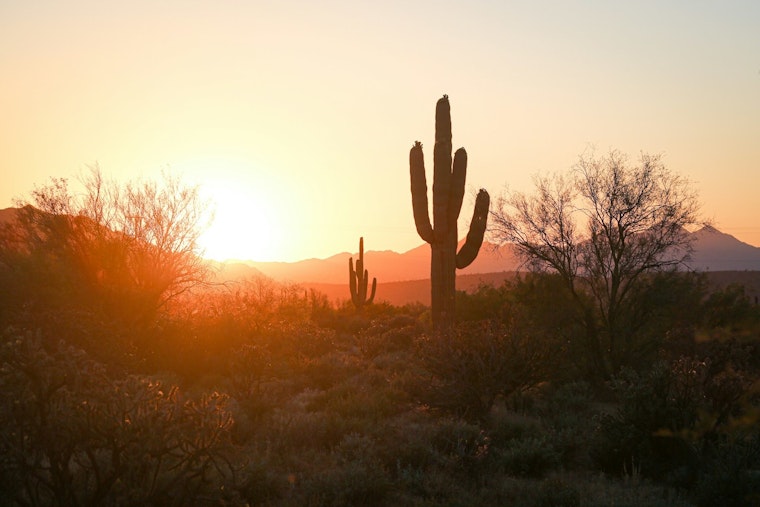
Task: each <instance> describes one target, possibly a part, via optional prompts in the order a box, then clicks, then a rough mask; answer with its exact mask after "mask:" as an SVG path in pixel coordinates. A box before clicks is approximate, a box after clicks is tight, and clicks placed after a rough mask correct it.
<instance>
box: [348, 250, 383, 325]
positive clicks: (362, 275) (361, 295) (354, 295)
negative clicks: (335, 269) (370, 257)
mask: <svg viewBox="0 0 760 507" xmlns="http://www.w3.org/2000/svg"><path fill="white" fill-rule="evenodd" d="M368 281H369V273H368V272H367V270H366V269H365V268H364V238H359V259H358V260H357V261H356V270H354V258H353V257H351V258H350V259H348V287H349V289H351V301H352V302H353V303H354V306H355V307H356V309H357V310H361V309H362V308H363V307H364V305H371V304H372V301H374V299H375V289H377V278H372V291H371V293H370V296H369V299H368V298H367V285H368V283H367V282H368Z"/></svg>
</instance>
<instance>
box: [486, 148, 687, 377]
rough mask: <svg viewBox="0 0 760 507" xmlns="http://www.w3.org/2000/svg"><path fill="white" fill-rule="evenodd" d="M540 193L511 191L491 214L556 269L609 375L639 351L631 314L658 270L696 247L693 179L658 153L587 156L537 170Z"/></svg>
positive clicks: (497, 226)
mask: <svg viewBox="0 0 760 507" xmlns="http://www.w3.org/2000/svg"><path fill="white" fill-rule="evenodd" d="M535 186H536V192H535V194H533V195H526V194H524V193H520V192H506V193H505V194H504V195H503V196H502V197H501V198H500V199H499V200H498V202H497V206H496V209H495V210H494V211H493V212H492V213H491V215H492V220H491V224H492V225H491V228H490V232H491V236H492V238H494V239H495V240H496V241H498V242H501V243H513V244H514V246H515V248H516V250H517V253H518V254H519V255H520V256H521V258H522V259H523V260H524V261H525V262H526V264H527V265H528V266H530V267H531V269H533V270H536V271H546V272H551V273H556V274H558V275H559V276H560V277H561V279H562V280H563V282H564V286H565V288H566V289H567V290H568V291H569V292H570V293H571V295H572V297H573V299H574V300H575V301H576V304H577V307H578V310H579V318H580V319H582V320H583V321H584V326H585V327H586V329H587V330H588V334H589V336H587V337H586V338H587V340H588V342H589V343H590V344H593V346H591V347H590V350H589V353H590V354H591V355H592V356H593V357H592V358H591V359H592V360H593V361H594V362H595V363H597V366H598V367H599V368H603V369H604V371H605V372H606V374H609V373H612V372H614V371H615V370H616V369H617V368H619V366H620V365H621V364H622V363H624V362H625V361H626V357H627V356H628V355H629V354H635V353H636V343H635V340H636V336H635V331H636V325H635V323H632V322H631V321H630V319H627V318H626V316H628V315H632V314H634V313H635V312H632V310H633V308H632V306H635V304H636V301H637V299H636V298H634V297H633V296H634V293H636V294H637V295H640V293H641V292H640V291H639V290H638V289H640V288H641V287H642V286H643V285H646V283H647V281H648V280H649V279H651V277H650V276H649V275H650V274H652V273H657V272H663V271H668V270H672V269H675V268H676V267H677V266H679V265H680V264H682V263H683V262H684V261H686V260H687V259H688V256H689V254H690V253H691V250H692V245H691V238H690V236H689V234H688V232H687V230H686V228H685V227H686V226H688V225H691V224H694V223H696V222H697V220H698V212H699V202H698V198H697V195H696V194H695V192H694V191H693V189H692V187H691V184H690V182H689V181H688V180H686V179H684V178H682V177H680V176H678V175H677V174H674V173H673V172H671V171H670V170H668V169H667V168H666V167H665V166H664V165H663V164H662V162H661V160H660V157H659V156H652V155H646V154H642V155H641V158H640V159H639V162H638V164H636V165H631V164H629V162H628V159H627V157H626V156H625V155H623V154H621V153H619V152H618V151H612V152H610V153H609V154H608V155H607V156H604V157H595V156H594V154H593V153H592V154H591V155H590V156H581V157H580V159H579V161H578V163H577V164H576V166H575V167H574V170H573V172H572V173H571V174H570V175H569V176H563V175H559V174H554V175H551V176H548V177H536V178H535Z"/></svg>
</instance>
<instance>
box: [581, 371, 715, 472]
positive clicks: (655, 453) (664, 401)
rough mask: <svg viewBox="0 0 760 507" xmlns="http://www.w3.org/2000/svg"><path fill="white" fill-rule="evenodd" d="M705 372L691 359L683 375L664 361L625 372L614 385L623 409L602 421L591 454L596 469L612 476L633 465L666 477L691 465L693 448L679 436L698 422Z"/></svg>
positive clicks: (693, 456) (617, 378)
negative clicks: (676, 372) (666, 474)
mask: <svg viewBox="0 0 760 507" xmlns="http://www.w3.org/2000/svg"><path fill="white" fill-rule="evenodd" d="M687 363H688V364H687ZM705 372H706V365H705V364H704V363H701V362H698V361H687V360H684V364H683V367H682V368H681V370H680V373H682V375H681V376H678V375H676V374H674V373H673V372H672V370H671V367H670V365H669V364H668V363H666V362H659V363H657V364H655V365H654V366H653V367H652V368H651V369H650V370H649V371H646V372H643V373H638V372H635V371H633V370H623V371H622V372H621V374H620V375H619V376H618V377H616V379H615V380H614V381H613V383H612V387H613V390H614V391H615V393H616V394H617V395H618V397H619V399H620V406H619V409H618V410H617V412H616V413H614V414H603V415H601V416H600V417H599V418H598V424H599V432H598V435H597V439H596V441H595V443H594V445H593V447H592V451H591V456H592V458H593V459H594V461H595V462H596V463H597V465H598V466H600V467H601V468H602V470H604V471H606V472H610V473H622V471H623V470H624V467H626V466H628V467H631V466H633V467H636V468H638V469H640V470H641V472H642V474H643V475H644V476H648V477H659V478H662V477H664V475H665V472H667V471H668V470H669V469H673V468H677V467H680V466H687V465H688V464H689V463H693V462H694V458H695V454H694V449H693V448H692V447H691V446H690V445H689V444H688V443H687V442H685V441H683V440H682V439H680V438H678V436H677V433H678V432H679V431H680V430H682V429H683V428H685V427H689V426H691V425H692V424H693V423H694V421H695V420H696V416H697V407H698V400H699V394H700V390H701V385H702V383H703V382H704V376H705ZM658 435H661V436H658Z"/></svg>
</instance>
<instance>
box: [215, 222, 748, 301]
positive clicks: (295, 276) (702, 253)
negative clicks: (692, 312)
mask: <svg viewBox="0 0 760 507" xmlns="http://www.w3.org/2000/svg"><path fill="white" fill-rule="evenodd" d="M691 234H693V236H694V250H695V251H694V253H693V254H692V259H691V261H690V263H689V266H690V267H691V268H692V269H695V270H698V271H706V272H709V273H711V276H710V279H711V280H712V281H713V282H714V283H716V284H718V285H725V284H727V283H731V282H737V281H750V280H749V279H751V283H750V285H751V286H752V287H754V286H755V285H758V283H760V248H758V247H755V246H752V245H749V244H747V243H744V242H742V241H739V240H738V239H736V238H735V237H733V236H731V235H729V234H725V233H722V232H720V231H718V230H717V229H715V228H712V227H705V228H703V229H700V230H698V231H695V232H693V233H691ZM357 256H358V253H349V252H342V253H339V254H336V255H333V256H331V257H328V258H326V259H307V260H303V261H299V262H253V261H229V262H226V263H223V264H221V265H220V271H219V276H220V278H222V279H227V280H229V279H240V278H244V277H250V276H255V275H259V274H263V275H266V276H268V277H270V278H273V279H275V280H277V281H281V282H289V283H296V284H300V285H302V286H304V287H308V288H314V289H316V290H319V291H320V292H323V293H324V294H326V295H327V296H328V297H329V298H330V299H333V300H334V299H347V298H348V297H349V295H348V259H349V258H351V257H354V259H355V258H356V257H357ZM364 260H365V265H366V267H367V269H368V270H369V275H370V277H376V278H377V280H378V289H377V294H378V295H377V297H378V300H384V301H388V302H391V303H393V304H404V303H408V302H414V301H419V302H421V303H424V304H429V301H430V280H429V278H430V274H429V273H430V271H429V270H430V246H429V245H427V244H422V245H420V246H418V247H416V248H413V249H412V250H409V251H407V252H403V253H398V252H393V251H390V250H382V251H373V250H370V251H365V252H364ZM520 267H521V266H520V261H519V259H518V258H517V256H516V255H515V253H514V251H513V247H512V246H511V245H503V246H501V247H497V246H496V245H493V244H491V243H484V244H483V247H482V248H481V250H480V253H479V254H478V257H477V258H476V259H475V261H474V262H473V263H472V264H471V265H470V266H469V267H467V268H466V269H463V270H458V271H457V289H459V290H471V289H474V288H476V287H477V286H478V285H480V284H483V283H488V284H494V285H500V284H501V283H502V281H503V280H504V279H506V278H509V277H510V276H513V274H514V272H515V271H518V270H520ZM729 272H730V274H729ZM737 272H742V273H744V274H741V273H737ZM718 273H721V275H720V276H717V274H718ZM749 292H751V293H752V294H754V293H755V292H756V291H755V290H754V289H752V290H750V291H749Z"/></svg>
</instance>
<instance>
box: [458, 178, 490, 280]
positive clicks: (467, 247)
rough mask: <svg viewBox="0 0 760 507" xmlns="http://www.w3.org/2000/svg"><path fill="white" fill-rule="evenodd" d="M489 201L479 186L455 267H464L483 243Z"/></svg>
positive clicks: (486, 194)
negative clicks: (468, 227)
mask: <svg viewBox="0 0 760 507" xmlns="http://www.w3.org/2000/svg"><path fill="white" fill-rule="evenodd" d="M490 202H491V198H490V196H489V195H488V192H486V191H485V190H484V189H482V188H481V189H480V192H478V196H477V197H476V198H475V210H474V211H473V213H472V221H471V222H470V230H469V231H468V232H467V239H466V240H465V242H464V245H462V248H461V249H460V250H459V253H457V258H456V262H457V269H463V268H466V267H467V266H469V265H470V264H471V263H472V261H474V260H475V257H477V256H478V252H479V251H480V246H481V245H482V244H483V236H484V235H485V232H486V224H487V222H488V207H489V205H490Z"/></svg>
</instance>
